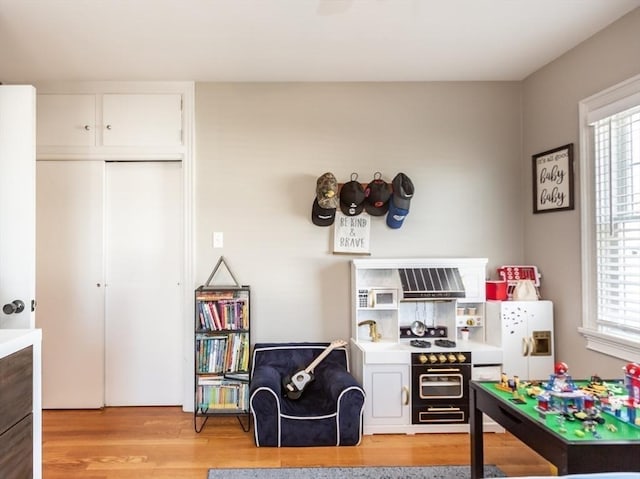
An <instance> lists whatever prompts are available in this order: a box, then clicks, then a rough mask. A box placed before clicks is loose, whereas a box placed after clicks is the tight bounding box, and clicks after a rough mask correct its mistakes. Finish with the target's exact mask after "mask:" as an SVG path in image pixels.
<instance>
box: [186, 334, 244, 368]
mask: <svg viewBox="0 0 640 479" xmlns="http://www.w3.org/2000/svg"><path fill="white" fill-rule="evenodd" d="M196 358H197V361H196V371H197V372H198V373H225V372H237V371H248V370H249V333H232V334H228V335H226V336H199V337H196Z"/></svg>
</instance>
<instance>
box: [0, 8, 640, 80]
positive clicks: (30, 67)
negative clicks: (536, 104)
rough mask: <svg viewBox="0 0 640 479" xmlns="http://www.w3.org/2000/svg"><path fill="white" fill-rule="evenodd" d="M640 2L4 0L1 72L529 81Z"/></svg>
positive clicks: (26, 76)
mask: <svg viewBox="0 0 640 479" xmlns="http://www.w3.org/2000/svg"><path fill="white" fill-rule="evenodd" d="M639 6H640V0H0V82H4V83H21V82H29V83H31V82H39V81H56V80H59V81H79V80H194V81H476V80H516V81H517V80H522V79H524V78H525V77H527V76H528V75H529V74H531V73H532V72H534V71H536V70H537V69H539V68H540V67H542V66H543V65H545V64H547V63H549V62H550V61H552V60H554V59H555V58H557V57H558V56H560V55H562V54H563V53H564V52H566V51H567V50H569V49H571V48H573V47H574V46H576V45H578V44H579V43H581V42H582V41H584V40H585V39H587V38H589V37H590V36H592V35H593V34H594V33H596V32H598V31H599V30H601V29H603V28H604V27H606V26H607V25H609V24H610V23H612V22H614V21H615V20H617V19H618V18H620V17H621V16H623V15H625V14H626V13H627V12H629V11H631V10H632V9H634V8H637V7H639Z"/></svg>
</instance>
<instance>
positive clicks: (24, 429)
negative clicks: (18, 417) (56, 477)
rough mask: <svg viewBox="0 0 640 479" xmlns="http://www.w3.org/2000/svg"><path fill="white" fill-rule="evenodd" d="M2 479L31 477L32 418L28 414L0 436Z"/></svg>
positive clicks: (0, 470)
mask: <svg viewBox="0 0 640 479" xmlns="http://www.w3.org/2000/svg"><path fill="white" fill-rule="evenodd" d="M0 472H1V474H2V479H26V478H31V477H33V416H32V415H31V414H29V415H28V416H27V417H25V418H24V419H23V420H22V421H20V422H19V423H18V424H16V425H14V426H13V427H12V428H11V429H9V430H8V431H5V432H4V433H3V434H2V435H0Z"/></svg>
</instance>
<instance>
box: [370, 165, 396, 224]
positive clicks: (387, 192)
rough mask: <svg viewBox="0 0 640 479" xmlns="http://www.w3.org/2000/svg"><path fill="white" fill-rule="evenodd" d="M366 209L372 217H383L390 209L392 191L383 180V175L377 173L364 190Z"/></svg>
mask: <svg viewBox="0 0 640 479" xmlns="http://www.w3.org/2000/svg"><path fill="white" fill-rule="evenodd" d="M364 196H365V201H364V208H365V209H366V210H367V213H369V214H370V215H371V216H382V215H384V214H385V213H386V212H387V210H388V209H389V198H390V197H391V189H390V188H389V184H388V183H387V182H386V181H384V180H383V179H382V173H380V172H379V171H377V172H376V173H375V174H374V175H373V180H372V181H371V182H370V183H369V184H368V185H367V187H366V188H365V190H364Z"/></svg>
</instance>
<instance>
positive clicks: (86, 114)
mask: <svg viewBox="0 0 640 479" xmlns="http://www.w3.org/2000/svg"><path fill="white" fill-rule="evenodd" d="M36 111H37V115H36V117H37V121H36V139H37V140H36V143H37V145H38V146H87V147H88V146H94V145H95V143H96V133H95V132H96V96H95V95H49V94H44V95H38V98H37V103H36Z"/></svg>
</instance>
